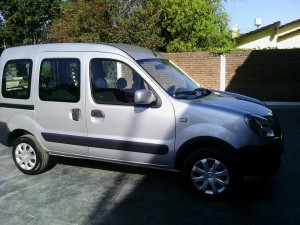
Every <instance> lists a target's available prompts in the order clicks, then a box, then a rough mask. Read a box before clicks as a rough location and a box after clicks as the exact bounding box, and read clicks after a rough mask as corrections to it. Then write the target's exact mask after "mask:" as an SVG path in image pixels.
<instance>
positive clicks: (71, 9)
mask: <svg viewBox="0 0 300 225" xmlns="http://www.w3.org/2000/svg"><path fill="white" fill-rule="evenodd" d="M113 10H114V5H113V4H112V2H111V1H106V0H90V1H85V0H77V1H66V2H64V3H63V4H62V9H61V14H60V18H58V19H57V20H54V21H53V25H52V26H51V28H50V33H49V38H50V41H51V42H101V41H105V40H107V39H108V37H109V36H111V33H110V31H111V28H112V27H113V20H112V12H113Z"/></svg>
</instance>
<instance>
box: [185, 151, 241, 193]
mask: <svg viewBox="0 0 300 225" xmlns="http://www.w3.org/2000/svg"><path fill="white" fill-rule="evenodd" d="M183 175H184V180H185V182H186V184H187V185H188V187H190V188H191V189H192V191H194V192H195V193H196V194H198V195H201V196H206V197H218V196H222V195H224V194H226V193H228V192H229V191H231V190H233V187H234V186H235V185H236V184H237V183H238V181H239V176H238V175H237V174H236V173H235V171H234V170H233V166H232V162H231V160H230V159H229V158H228V157H227V156H226V155H225V154H223V153H222V152H221V151H218V150H217V149H213V148H203V149H199V150H197V151H195V152H194V153H192V154H191V155H190V156H189V157H188V158H187V159H186V161H185V164H184V169H183Z"/></svg>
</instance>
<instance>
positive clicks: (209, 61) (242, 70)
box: [164, 49, 300, 101]
mask: <svg viewBox="0 0 300 225" xmlns="http://www.w3.org/2000/svg"><path fill="white" fill-rule="evenodd" d="M164 55H165V56H166V57H168V58H169V59H171V60H172V61H174V62H175V63H176V64H177V65H179V66H180V67H181V68H182V69H183V70H184V71H186V72H187V73H188V74H190V75H191V77H193V79H194V80H196V81H197V82H198V83H199V84H201V85H202V86H204V87H207V88H214V89H219V88H220V56H215V55H212V54H210V53H208V52H196V53H165V54H164ZM226 91H231V92H237V93H240V94H244V95H248V96H251V97H254V98H258V99H260V100H263V101H300V49H290V50H253V51H251V50H247V51H242V50H241V51H234V52H232V53H229V54H227V55H226Z"/></svg>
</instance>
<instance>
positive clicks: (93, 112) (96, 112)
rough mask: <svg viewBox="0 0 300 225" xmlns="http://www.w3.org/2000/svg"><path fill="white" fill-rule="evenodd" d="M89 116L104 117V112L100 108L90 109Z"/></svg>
mask: <svg viewBox="0 0 300 225" xmlns="http://www.w3.org/2000/svg"><path fill="white" fill-rule="evenodd" d="M91 116H92V117H95V118H104V117H105V115H104V113H103V112H102V111H101V110H95V109H94V110H92V112H91Z"/></svg>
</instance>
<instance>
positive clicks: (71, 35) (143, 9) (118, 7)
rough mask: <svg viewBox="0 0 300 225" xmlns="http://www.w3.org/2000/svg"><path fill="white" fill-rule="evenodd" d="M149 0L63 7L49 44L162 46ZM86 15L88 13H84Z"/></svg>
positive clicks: (99, 0) (98, 0) (81, 0)
mask: <svg viewBox="0 0 300 225" xmlns="http://www.w3.org/2000/svg"><path fill="white" fill-rule="evenodd" d="M158 2H159V1H157V0H154V1H153V0H152V1H146V0H123V1H117V0H110V1H108V0H89V1H87V0H77V1H67V2H65V3H64V4H63V7H62V11H61V16H60V18H59V19H57V20H55V21H54V22H53V25H52V27H51V29H50V40H51V41H52V42H122V43H127V44H135V45H140V46H144V47H148V48H152V49H157V48H158V47H159V46H161V45H162V38H161V36H160V33H161V32H160V27H159V26H158V22H157V21H158V20H159V18H160V12H159V10H158V12H157V7H156V6H157V3H158ZM87 12H88V13H87Z"/></svg>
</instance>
